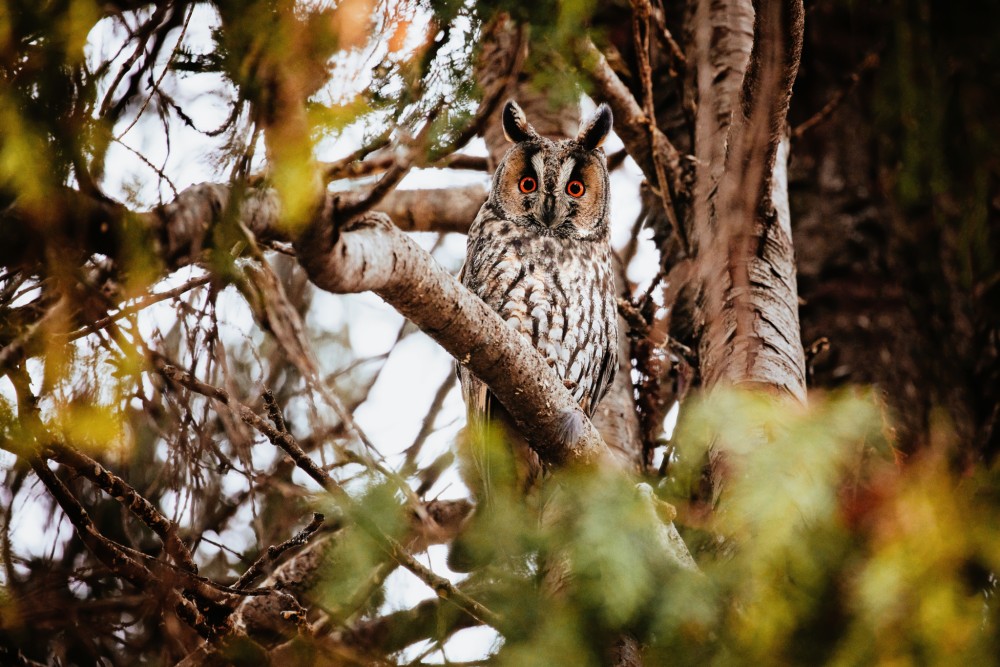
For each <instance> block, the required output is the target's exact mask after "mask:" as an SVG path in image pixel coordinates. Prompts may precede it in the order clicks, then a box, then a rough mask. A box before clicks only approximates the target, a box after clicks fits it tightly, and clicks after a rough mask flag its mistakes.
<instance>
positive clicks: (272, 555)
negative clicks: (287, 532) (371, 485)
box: [232, 512, 325, 590]
mask: <svg viewBox="0 0 1000 667" xmlns="http://www.w3.org/2000/svg"><path fill="white" fill-rule="evenodd" d="M324 520H325V519H324V517H323V515H322V514H319V513H318V512H314V513H313V516H312V520H311V521H310V522H309V524H308V525H307V526H306V527H305V528H303V529H302V530H300V531H299V532H298V533H296V534H295V535H294V536H292V537H290V538H288V539H287V540H285V541H284V542H282V543H281V544H275V545H271V546H269V547H268V548H267V549H266V550H265V551H264V553H262V554H261V555H260V558H258V559H257V560H255V561H254V563H253V565H251V566H250V567H249V568H247V571H246V572H244V573H243V574H242V575H240V578H239V579H237V580H236V582H235V583H234V584H233V586H232V587H233V588H236V589H238V590H243V589H244V588H249V587H250V585H251V584H252V583H253V582H254V581H255V580H256V579H257V578H258V577H261V576H263V574H264V568H266V567H267V566H268V565H270V564H271V563H274V562H275V561H277V560H278V559H279V558H281V556H282V555H283V554H284V553H285V552H286V551H289V550H290V549H296V548H298V547H302V546H305V545H306V543H307V542H308V541H309V538H311V537H312V536H313V535H315V534H316V533H317V532H318V531H319V529H320V528H321V527H322V526H323V521H324Z"/></svg>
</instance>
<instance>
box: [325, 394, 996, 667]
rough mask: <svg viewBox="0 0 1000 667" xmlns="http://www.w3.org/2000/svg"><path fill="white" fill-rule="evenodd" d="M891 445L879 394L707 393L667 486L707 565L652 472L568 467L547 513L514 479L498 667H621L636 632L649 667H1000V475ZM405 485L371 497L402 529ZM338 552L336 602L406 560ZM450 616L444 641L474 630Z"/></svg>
mask: <svg viewBox="0 0 1000 667" xmlns="http://www.w3.org/2000/svg"><path fill="white" fill-rule="evenodd" d="M890 434H891V431H889V430H888V429H887V425H886V424H885V423H884V421H883V417H882V410H881V409H880V406H878V405H877V404H876V402H875V401H874V400H873V398H872V397H871V396H870V395H867V394H860V395H858V394H853V393H844V394H840V395H834V396H821V395H814V396H813V397H812V401H811V405H810V407H809V408H808V409H806V408H799V407H790V406H789V405H787V404H782V403H778V402H775V401H774V400H773V399H770V398H765V397H761V396H759V395H754V394H749V393H740V392H716V393H714V394H713V395H712V396H711V397H708V398H704V399H696V400H694V401H693V402H692V404H691V405H690V407H689V409H688V410H686V411H685V414H684V415H683V417H682V420H681V424H680V425H679V427H678V431H677V433H676V435H675V437H674V444H675V445H676V451H675V453H674V455H673V458H674V460H673V462H672V463H671V465H670V466H669V467H668V470H669V474H668V476H667V477H665V478H663V479H661V480H659V481H658V482H656V481H655V480H650V481H653V482H655V483H656V484H657V492H658V496H659V498H660V499H661V500H663V501H669V502H670V503H672V504H674V505H675V506H676V507H677V509H678V511H679V517H678V524H679V525H680V526H681V532H682V534H683V535H684V537H685V539H686V541H687V543H688V545H689V546H690V547H691V549H692V552H693V553H694V555H695V556H696V558H697V560H698V562H699V567H700V568H701V572H692V571H690V570H687V569H683V568H681V567H679V566H678V565H677V564H676V562H674V561H673V560H672V559H671V558H670V557H668V555H667V552H666V551H665V549H664V548H663V545H662V543H660V542H659V541H658V539H657V534H658V531H659V529H660V528H661V527H662V521H663V513H662V512H658V511H657V509H658V507H660V508H662V506H663V505H662V503H658V502H651V500H650V497H649V496H647V495H644V494H643V493H640V492H638V491H637V488H636V486H635V485H634V480H630V479H628V478H626V477H624V476H620V475H617V474H615V473H613V472H611V471H607V470H568V471H561V472H558V473H556V474H555V475H553V476H552V477H551V478H550V479H549V480H548V481H547V482H546V484H545V490H544V491H543V494H544V499H543V500H542V501H541V504H543V505H544V510H543V511H542V513H541V519H539V515H538V514H536V513H535V512H534V511H533V510H532V509H529V506H527V505H526V504H525V503H524V502H523V498H522V497H521V496H520V495H519V493H517V488H516V485H514V484H507V485H504V484H503V483H499V484H498V485H497V486H496V487H495V488H496V489H497V498H496V499H495V501H494V507H493V511H491V512H490V513H489V514H488V516H486V517H485V518H483V519H482V520H481V521H478V522H476V523H475V524H474V527H473V529H472V530H473V532H474V534H473V535H471V536H470V539H472V540H473V541H474V542H478V545H479V547H480V548H481V549H482V550H483V551H484V552H487V553H489V554H492V562H491V564H490V565H488V566H486V567H484V568H481V569H478V570H477V571H476V572H474V573H473V574H472V575H470V577H469V579H467V580H466V581H465V582H464V583H463V584H462V588H463V590H465V591H467V592H469V593H470V594H472V595H474V596H475V597H476V598H477V599H478V600H480V601H481V602H483V603H484V604H485V605H486V606H487V607H488V608H490V609H491V610H493V611H494V612H496V613H497V614H498V615H499V616H500V618H501V619H502V620H501V622H500V623H499V627H498V630H499V632H500V634H501V637H502V642H501V643H500V645H499V648H498V650H497V652H496V654H495V656H494V657H493V659H492V660H491V662H490V664H498V665H518V666H524V665H539V666H541V665H553V664H573V665H598V664H603V663H604V662H605V660H606V659H607V658H606V656H607V647H608V646H609V645H612V644H613V643H614V641H615V639H616V638H617V637H619V636H621V635H622V634H623V633H627V634H630V635H632V636H634V637H635V638H637V639H639V641H640V642H641V643H642V644H643V645H644V646H645V647H646V651H647V661H648V663H647V664H677V665H686V664H691V665H700V664H706V663H707V664H732V665H745V664H753V663H761V664H832V665H859V664H894V665H910V664H913V665H917V664H958V663H966V664H974V665H990V664H1000V658H998V656H1000V645H998V642H1000V639H998V633H997V632H996V629H997V623H998V621H1000V618H998V611H997V605H996V600H995V597H994V595H995V574H994V573H995V572H997V570H998V568H1000V540H998V536H1000V525H998V523H1000V506H998V505H1000V495H998V494H997V489H998V485H997V482H998V479H997V473H996V471H995V470H986V469H977V470H973V471H967V472H965V473H963V474H962V475H961V476H958V475H956V474H955V473H954V471H953V470H952V469H951V468H950V467H949V463H948V452H947V449H948V448H949V447H953V446H956V445H957V444H958V443H955V442H953V441H952V440H951V439H950V434H949V432H948V430H947V428H946V427H945V426H941V429H940V432H939V440H938V442H937V444H936V446H935V447H934V448H932V449H931V450H929V451H927V452H925V453H923V454H921V455H920V456H917V457H913V458H911V459H908V460H901V459H898V458H897V452H896V450H895V449H894V448H893V446H892V443H891V441H890V440H889V435H890ZM500 451H502V448H500V447H497V449H496V453H497V455H499V452H500ZM709 451H711V456H712V458H713V460H714V461H716V463H715V465H719V466H723V467H724V468H725V473H724V476H723V479H724V480H725V482H724V484H723V487H722V490H721V492H720V494H719V497H718V503H717V505H716V507H715V511H714V512H712V513H706V512H704V511H702V510H699V508H698V507H697V506H696V505H695V504H693V503H691V502H689V501H688V499H689V498H690V497H692V490H693V488H694V487H696V486H697V485H698V483H699V481H698V480H699V479H700V477H701V475H702V469H703V464H704V462H705V461H706V458H707V456H708V454H709ZM504 489H506V492H504ZM387 492H388V489H387V487H385V486H381V487H379V486H376V487H372V489H369V491H367V492H366V496H365V498H366V500H365V501H364V502H363V503H362V505H363V506H364V507H370V508H371V513H370V515H368V518H369V519H370V520H372V521H384V522H385V525H386V526H390V525H396V526H397V528H398V525H399V524H398V516H399V514H398V507H397V508H396V510H393V506H394V505H393V503H394V502H397V503H398V502H399V500H398V498H397V499H396V500H395V501H390V500H389V499H391V498H392V494H391V492H389V493H388V495H387ZM654 505H658V507H654ZM393 517H396V518H393ZM336 554H337V555H336V557H335V562H336V565H334V566H331V567H330V568H328V569H327V575H326V576H328V577H329V578H330V579H329V584H328V586H327V587H326V589H325V592H326V595H327V596H328V597H327V599H326V604H327V605H331V606H334V607H337V606H339V605H342V604H344V603H345V601H347V600H348V599H350V597H351V596H352V595H355V594H356V593H355V591H356V590H357V585H358V582H364V581H368V580H369V577H368V573H371V572H372V571H374V570H375V568H376V567H377V565H378V564H379V563H380V562H382V563H384V562H387V557H386V555H385V554H380V553H379V551H378V548H377V546H376V545H375V544H374V543H373V542H372V541H371V540H369V539H368V538H367V537H366V536H365V535H363V534H362V533H361V532H360V531H353V532H349V533H348V534H346V535H344V537H343V541H342V543H341V545H340V546H339V548H338V550H337V552H336ZM379 599H381V598H379ZM447 606H448V605H447V603H445V604H444V605H443V606H442V607H441V609H440V612H439V617H438V618H439V621H440V626H439V629H438V637H439V639H440V640H442V641H444V640H445V639H446V638H447V637H448V636H449V635H450V634H451V633H452V632H454V630H455V627H454V622H455V616H454V613H453V610H449V609H447Z"/></svg>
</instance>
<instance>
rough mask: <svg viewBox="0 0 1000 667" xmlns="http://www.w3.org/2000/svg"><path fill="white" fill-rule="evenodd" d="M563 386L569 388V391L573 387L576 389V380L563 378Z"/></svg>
mask: <svg viewBox="0 0 1000 667" xmlns="http://www.w3.org/2000/svg"><path fill="white" fill-rule="evenodd" d="M563 386H564V387H566V388H567V389H569V390H570V391H573V390H574V389H576V381H574V380H563Z"/></svg>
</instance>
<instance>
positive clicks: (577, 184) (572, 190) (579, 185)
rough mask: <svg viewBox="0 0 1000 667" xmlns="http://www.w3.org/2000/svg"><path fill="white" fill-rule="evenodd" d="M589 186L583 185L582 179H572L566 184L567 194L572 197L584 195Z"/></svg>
mask: <svg viewBox="0 0 1000 667" xmlns="http://www.w3.org/2000/svg"><path fill="white" fill-rule="evenodd" d="M586 191H587V188H585V187H583V182H582V181H570V182H569V183H567V184H566V194H568V195H569V196H570V197H582V196H583V193H584V192H586Z"/></svg>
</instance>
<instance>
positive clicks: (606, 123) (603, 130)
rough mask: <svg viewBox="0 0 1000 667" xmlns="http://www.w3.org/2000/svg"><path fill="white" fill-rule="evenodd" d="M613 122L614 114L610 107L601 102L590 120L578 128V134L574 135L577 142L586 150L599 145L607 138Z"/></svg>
mask: <svg viewBox="0 0 1000 667" xmlns="http://www.w3.org/2000/svg"><path fill="white" fill-rule="evenodd" d="M613 123H614V116H612V115H611V107H609V106H608V105H607V104H603V103H602V104H601V106H599V107H597V111H595V112H594V115H593V116H591V117H590V120H588V121H587V122H586V123H585V124H584V125H583V127H581V128H580V134H579V135H577V137H576V141H577V143H579V144H580V145H581V146H583V147H584V148H586V149H587V150H588V151H592V150H594V149H595V148H598V147H600V146H601V144H603V143H604V140H605V139H607V138H608V133H610V132H611V125H612V124H613Z"/></svg>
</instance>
